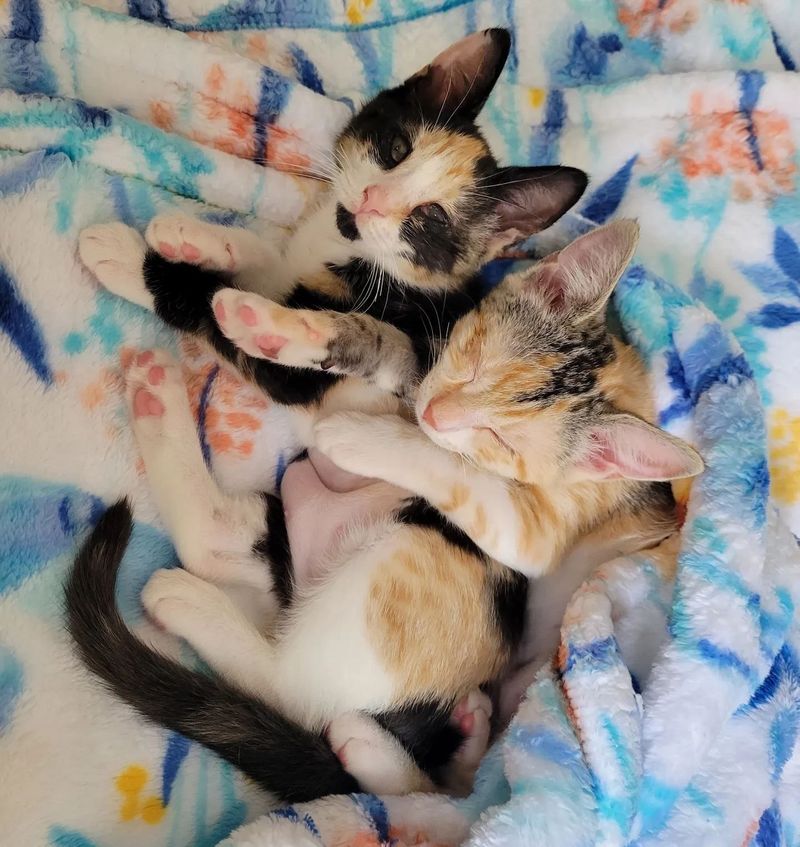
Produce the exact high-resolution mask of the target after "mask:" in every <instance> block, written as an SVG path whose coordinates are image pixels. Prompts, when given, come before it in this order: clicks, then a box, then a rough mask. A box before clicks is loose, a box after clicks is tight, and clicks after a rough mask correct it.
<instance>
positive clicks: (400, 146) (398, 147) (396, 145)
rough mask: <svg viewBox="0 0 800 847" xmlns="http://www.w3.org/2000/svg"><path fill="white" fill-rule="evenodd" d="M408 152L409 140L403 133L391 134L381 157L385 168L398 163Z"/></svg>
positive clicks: (409, 150)
mask: <svg viewBox="0 0 800 847" xmlns="http://www.w3.org/2000/svg"><path fill="white" fill-rule="evenodd" d="M410 152H411V144H410V142H409V140H408V139H407V138H406V137H405V135H402V134H401V133H398V134H397V135H394V136H392V138H391V139H390V141H389V144H388V146H387V147H386V150H385V154H384V157H383V159H384V164H385V165H386V167H387V168H393V167H394V166H395V165H399V164H400V162H402V161H403V159H405V158H406V156H408V154H409V153H410Z"/></svg>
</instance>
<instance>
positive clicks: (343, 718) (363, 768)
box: [327, 712, 433, 794]
mask: <svg viewBox="0 0 800 847" xmlns="http://www.w3.org/2000/svg"><path fill="white" fill-rule="evenodd" d="M327 736H328V742H329V743H330V745H331V747H332V748H333V752H334V753H336V756H337V757H338V759H339V761H340V762H341V763H342V766H343V767H344V769H345V770H346V771H347V772H348V773H350V774H351V775H352V776H354V777H355V778H356V779H357V780H358V783H359V785H360V786H361V788H362V789H363V790H364V791H368V792H370V793H371V794H410V793H411V792H412V791H430V790H431V788H432V787H433V786H432V783H431V782H430V781H429V780H428V779H427V777H425V775H424V774H423V773H422V772H421V771H419V770H418V768H417V767H416V765H414V763H413V762H412V761H411V759H410V757H409V756H408V754H407V753H406V752H405V750H403V749H402V747H401V746H400V744H399V743H398V742H397V740H396V739H395V738H394V737H393V736H392V735H390V734H389V733H388V732H387V731H386V730H384V729H383V728H382V727H381V726H380V725H379V724H378V723H377V722H376V721H375V720H373V719H372V718H371V717H369V716H368V715H363V714H361V713H360V712H347V713H345V714H343V715H339V716H338V717H336V718H334V719H333V720H332V721H331V723H330V724H329V725H328V730H327Z"/></svg>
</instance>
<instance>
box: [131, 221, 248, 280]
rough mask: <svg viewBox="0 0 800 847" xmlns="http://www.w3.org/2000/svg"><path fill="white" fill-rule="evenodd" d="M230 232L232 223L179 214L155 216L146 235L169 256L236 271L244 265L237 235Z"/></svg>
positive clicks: (207, 266) (181, 260)
mask: <svg viewBox="0 0 800 847" xmlns="http://www.w3.org/2000/svg"><path fill="white" fill-rule="evenodd" d="M227 235H228V227H224V226H218V225H216V224H209V223H206V222H205V221H201V220H198V219H197V218H190V217H189V216H188V215H180V214H178V215H158V216H156V217H155V218H153V220H151V221H150V224H149V225H148V227H147V231H146V232H145V235H144V237H145V241H147V244H148V245H149V246H150V247H151V248H152V249H153V250H155V251H156V253H158V254H159V255H161V256H163V257H164V258H165V259H169V260H170V261H173V262H189V263H190V264H192V265H201V266H202V267H204V268H208V269H209V270H216V271H230V272H231V273H233V272H235V271H236V270H238V269H239V267H240V262H239V259H240V257H239V255H238V252H237V249H236V243H235V239H234V238H230V237H226V236H227Z"/></svg>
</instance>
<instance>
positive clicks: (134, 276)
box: [78, 223, 155, 312]
mask: <svg viewBox="0 0 800 847" xmlns="http://www.w3.org/2000/svg"><path fill="white" fill-rule="evenodd" d="M146 251H147V248H146V245H145V243H144V239H143V238H142V236H141V235H139V233H138V232H137V231H136V230H135V229H133V228H132V227H129V226H126V225H125V224H121V223H113V224H100V225H98V226H90V227H88V228H87V229H84V230H83V232H81V234H80V236H79V237H78V254H79V255H80V258H81V261H82V262H83V264H84V265H85V266H86V267H87V268H88V269H89V270H90V271H91V272H92V273H93V274H94V275H95V276H96V277H97V279H98V281H99V282H100V283H102V285H103V286H104V287H105V288H107V289H108V290H109V291H111V292H112V293H113V294H117V295H118V296H119V297H124V298H125V299H126V300H130V302H131V303H136V304H137V305H138V306H143V307H144V308H145V309H149V310H150V311H151V312H152V311H154V310H155V303H154V300H153V295H152V294H151V293H150V292H149V291H148V290H147V286H146V285H145V278H144V273H143V270H142V269H143V266H144V257H145V253H146Z"/></svg>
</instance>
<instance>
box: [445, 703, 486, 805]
mask: <svg viewBox="0 0 800 847" xmlns="http://www.w3.org/2000/svg"><path fill="white" fill-rule="evenodd" d="M491 717H492V701H491V700H490V699H489V697H488V696H487V695H486V694H484V693H483V691H481V690H480V689H479V688H476V689H475V691H472V692H470V693H469V694H468V695H467V696H466V697H465V698H464V699H463V700H462V701H461V702H460V703H458V705H457V706H456V707H455V709H454V710H453V723H454V724H455V725H456V726H457V727H458V728H459V729H460V730H461V733H462V735H463V736H464V743H463V744H462V745H461V747H460V748H459V749H458V751H457V752H456V754H455V756H454V757H453V759H452V761H451V762H450V763H449V764H448V765H447V768H446V775H445V781H446V784H447V787H448V788H449V789H450V790H451V791H452V792H453V793H454V794H458V795H461V796H466V795H467V794H469V793H470V792H471V791H472V787H473V784H474V782H475V772H476V771H477V770H478V766H479V765H480V763H481V760H482V759H483V756H484V754H485V753H486V750H487V748H488V746H489V737H490V735H491V731H492V727H491Z"/></svg>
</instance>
